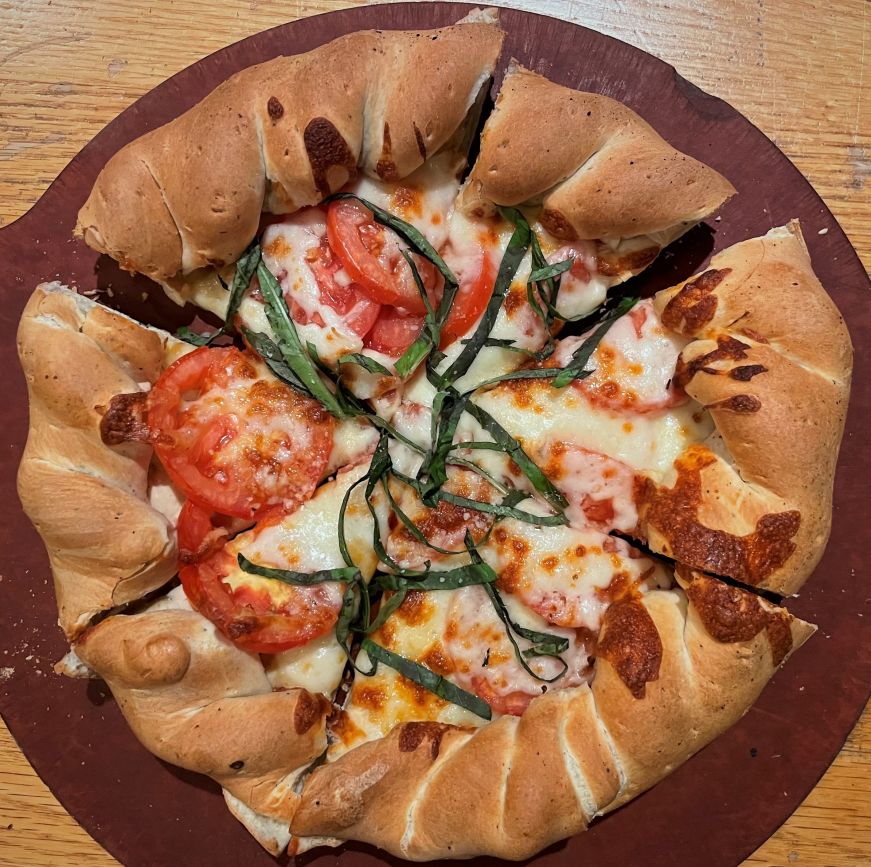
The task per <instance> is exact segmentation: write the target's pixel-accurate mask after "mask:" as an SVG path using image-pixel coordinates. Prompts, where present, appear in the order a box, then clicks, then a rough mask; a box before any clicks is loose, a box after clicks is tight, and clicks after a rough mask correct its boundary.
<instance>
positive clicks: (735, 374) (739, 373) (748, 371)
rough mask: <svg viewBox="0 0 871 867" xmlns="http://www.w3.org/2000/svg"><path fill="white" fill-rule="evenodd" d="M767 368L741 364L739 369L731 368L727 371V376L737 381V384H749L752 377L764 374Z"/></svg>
mask: <svg viewBox="0 0 871 867" xmlns="http://www.w3.org/2000/svg"><path fill="white" fill-rule="evenodd" d="M767 370H768V368H767V367H766V366H765V365H764V364H742V365H741V366H740V367H733V368H732V369H731V370H730V371H729V376H731V377H732V379H737V380H738V382H750V380H751V379H753V377H754V376H759V374H760V373H765V372H766V371H767Z"/></svg>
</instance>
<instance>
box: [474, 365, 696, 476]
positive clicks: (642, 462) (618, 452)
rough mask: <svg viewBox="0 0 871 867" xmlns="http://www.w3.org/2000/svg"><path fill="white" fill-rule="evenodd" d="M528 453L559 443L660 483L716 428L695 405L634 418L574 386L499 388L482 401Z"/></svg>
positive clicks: (509, 385) (517, 384) (536, 383)
mask: <svg viewBox="0 0 871 867" xmlns="http://www.w3.org/2000/svg"><path fill="white" fill-rule="evenodd" d="M476 402H477V403H478V404H479V405H480V406H481V407H483V408H484V409H485V410H487V412H489V413H490V414H491V415H492V416H493V417H494V418H495V419H496V421H498V422H499V423H500V424H501V425H502V426H503V427H505V428H506V429H507V430H508V431H509V433H511V434H513V435H514V436H515V437H516V438H517V439H518V440H520V441H521V442H522V443H523V445H524V448H526V450H527V451H528V452H534V453H537V454H541V453H542V452H543V451H544V450H545V448H546V447H547V446H548V445H549V444H550V443H553V442H556V441H559V442H564V443H571V444H573V445H576V446H580V447H582V448H585V449H588V450H589V451H595V452H601V453H602V454H606V455H608V456H609V457H612V458H614V459H616V460H618V461H621V462H622V463H624V464H627V465H628V466H630V467H632V468H633V469H635V470H638V471H641V472H644V473H647V474H648V475H651V476H654V477H656V478H659V477H661V476H662V475H664V474H665V473H666V472H667V471H668V470H669V468H670V467H671V465H672V464H673V463H674V460H675V458H676V457H677V456H678V455H679V454H680V453H681V452H682V451H683V450H684V448H686V446H687V445H689V444H690V443H693V442H701V441H702V440H704V438H705V437H706V436H707V435H708V433H710V431H711V429H712V427H713V423H712V421H711V419H710V417H709V416H708V414H707V413H702V412H701V411H700V408H699V407H698V405H693V404H691V403H687V404H684V405H683V406H678V407H674V408H672V409H663V410H658V411H652V412H648V413H645V414H643V415H636V416H633V417H628V416H627V414H626V413H625V412H623V413H617V412H615V411H613V410H610V409H607V408H604V407H597V406H595V405H593V404H592V403H591V402H590V401H589V400H588V399H587V397H586V396H585V395H584V394H583V392H581V391H579V390H578V389H575V388H572V387H571V386H569V387H567V388H563V389H555V388H552V387H551V386H550V385H549V384H547V383H543V382H541V381H537V380H521V381H519V382H511V383H506V384H504V385H500V386H497V387H496V388H494V389H493V390H491V391H489V392H487V393H486V394H483V395H481V396H480V397H478V398H476Z"/></svg>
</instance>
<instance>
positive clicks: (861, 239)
mask: <svg viewBox="0 0 871 867" xmlns="http://www.w3.org/2000/svg"><path fill="white" fill-rule="evenodd" d="M349 5H354V4H352V3H348V2H343V0H338V2H330V0H309V2H304V0H297V2H283V3H272V2H268V0H260V2H258V0H246V2H243V0H223V2H220V3H216V2H214V0H122V2H118V0H12V2H7V0H0V226H2V225H6V224H7V223H9V222H11V221H12V220H14V219H15V218H16V217H18V216H20V215H22V214H24V213H25V212H26V211H27V210H28V209H29V208H30V207H31V206H32V205H33V203H34V202H35V201H36V200H37V199H38V198H39V196H40V195H41V194H42V193H43V192H44V190H45V189H46V187H47V186H48V185H49V183H50V182H51V181H52V179H53V178H54V177H55V176H56V175H57V174H58V173H59V172H60V171H61V169H62V168H63V167H64V166H65V165H66V164H67V162H68V161H69V160H70V159H71V158H72V157H73V156H74V155H75V154H76V153H77V152H78V151H79V150H80V149H81V147H82V146H83V145H84V144H85V143H87V142H88V141H89V140H90V139H91V138H92V137H93V136H94V135H95V134H96V133H97V132H98V131H99V130H100V129H101V128H102V127H103V126H104V125H105V124H106V123H108V122H109V121H110V120H111V119H112V118H113V117H115V115H117V114H118V113H119V112H120V111H121V110H122V109H124V108H125V107H126V106H128V105H129V104H130V103H131V102H133V101H134V100H135V99H136V98H137V97H139V96H141V95H142V94H143V93H145V92H147V91H148V90H150V89H151V88H152V87H154V86H155V85H156V84H158V83H159V82H160V81H162V80H163V79H165V78H167V77H168V76H170V75H172V74H173V73H175V72H177V71H178V70H180V69H182V68H184V67H185V66H188V65H189V64H191V63H193V62H195V61H196V60H198V59H199V58H201V57H203V56H205V55H206V54H209V53H210V52H212V51H215V50H217V49H219V48H221V47H223V46H224V45H226V44H228V43H230V42H234V41H236V40H238V39H241V38H243V37H245V36H248V35H250V34H252V33H255V32H257V31H259V30H263V29H265V28H268V27H272V26H275V25H277V24H280V23H283V22H285V21H290V20H294V19H296V18H300V17H304V16H306V15H312V14H317V13H321V12H328V11H330V10H333V9H339V8H343V7H345V6H349ZM506 5H512V4H506ZM513 5H516V6H518V7H520V8H524V9H527V10H532V11H538V12H543V13H546V14H551V15H555V16H558V17H561V18H564V19H567V20H572V21H575V22H577V23H580V24H584V25H586V26H589V27H592V28H594V29H597V30H599V31H601V32H604V33H608V34H610V35H612V36H616V37H617V38H619V39H622V40H624V41H626V42H629V43H631V44H633V45H637V46H638V47H640V48H642V49H644V50H645V51H649V52H651V53H652V54H655V55H657V56H659V57H661V58H663V59H664V60H666V61H668V62H669V63H671V64H673V65H674V66H675V67H676V68H677V69H678V71H679V72H681V73H682V74H683V75H684V76H685V77H686V78H688V79H689V80H690V81H692V82H694V83H695V84H697V85H698V86H699V87H701V88H702V89H704V90H707V91H709V92H711V93H714V94H716V95H718V96H720V97H722V98H723V99H725V100H727V101H728V102H730V103H731V104H732V105H734V106H735V107H736V108H737V109H738V110H739V111H741V112H742V113H743V114H745V115H746V116H747V117H748V118H750V119H751V120H752V121H753V122H754V123H756V124H757V126H759V127H760V128H761V129H762V130H763V131H764V132H765V133H766V134H767V135H768V136H769V137H771V138H772V139H773V140H774V141H775V142H776V143H777V144H778V146H779V147H780V148H781V150H783V151H784V152H785V153H786V154H787V155H788V156H789V157H790V158H791V159H792V160H793V161H794V162H795V163H796V165H797V166H798V167H799V168H800V169H801V170H802V172H803V173H804V174H805V175H806V176H807V177H808V178H809V179H810V181H811V182H812V183H813V185H814V186H815V187H816V189H817V190H818V192H819V193H820V194H821V195H822V196H823V198H824V199H825V200H826V202H827V203H828V205H829V207H830V208H831V209H832V211H833V212H834V214H835V216H836V217H837V218H838V220H839V221H840V223H841V225H842V226H843V227H844V229H845V230H846V232H847V234H848V235H849V236H850V238H851V240H852V242H853V244H854V245H855V247H856V249H857V251H858V252H859V256H860V257H861V259H862V261H863V263H864V265H865V267H866V268H868V267H869V266H871V207H869V206H871V70H869V69H866V67H867V66H868V62H867V61H866V58H865V55H866V51H871V2H869V0H831V2H827V3H816V2H804V0H610V2H608V0H606V2H599V0H540V2H534V0H527V2H517V3H514V4H513ZM59 748H61V749H62V745H59ZM59 861H63V863H65V864H67V865H71V867H84V865H87V867H91V865H94V867H100V865H110V864H115V863H116V862H115V860H114V859H113V858H111V857H110V856H109V855H108V854H106V853H105V852H104V851H103V850H102V849H101V848H100V847H99V846H98V845H97V844H96V843H95V842H94V841H93V840H92V839H91V838H90V837H89V836H88V835H87V834H86V833H85V832H84V831H83V830H82V829H81V828H80V827H79V826H78V825H77V824H76V822H75V820H73V819H72V818H71V817H70V816H69V815H67V814H66V812H65V811H64V810H63V808H62V807H61V806H60V805H59V804H58V803H57V801H56V800H55V799H54V798H53V796H52V795H51V793H50V792H49V791H48V789H47V788H46V787H45V785H44V784H43V783H42V782H41V781H40V780H39V778H38V777H37V776H36V775H35V774H34V773H33V771H32V770H31V768H30V766H29V765H28V763H27V761H26V760H25V759H24V757H23V756H22V754H21V753H20V751H19V750H18V748H17V746H16V745H15V742H14V741H13V739H12V738H11V737H10V735H9V734H8V732H7V731H6V729H5V728H2V729H0V867H7V865H10V867H11V865H16V867H17V865H54V864H57V863H58V862H59ZM869 862H871V713H869V712H868V711H867V710H866V713H865V715H864V717H863V719H862V720H861V721H860V723H859V724H858V725H857V727H856V729H855V730H854V732H853V734H852V735H851V737H850V739H849V740H848V742H847V744H846V745H845V746H844V748H843V750H842V751H841V753H840V755H839V756H838V758H837V759H836V761H835V763H834V764H833V765H832V767H831V768H830V769H829V771H828V772H827V773H826V775H825V776H824V777H823V779H822V780H821V781H820V783H819V784H818V785H817V787H816V788H815V789H814V790H813V792H812V793H811V794H810V795H809V797H808V798H807V800H806V801H805V802H804V803H803V804H802V806H801V807H800V808H799V809H798V810H797V811H796V812H795V814H794V815H793V816H792V817H791V818H790V819H789V821H787V823H786V824H785V825H784V826H783V827H782V828H781V829H780V830H779V831H778V832H777V833H776V834H775V835H774V836H773V837H772V838H771V839H770V840H768V841H767V842H766V843H765V844H764V845H763V846H762V847H761V848H760V849H759V850H758V851H757V852H756V853H755V854H754V855H753V856H752V857H751V858H750V859H749V860H748V861H747V862H746V863H747V864H754V865H760V864H768V865H788V864H803V865H821V867H822V865H824V867H828V865H832V867H838V865H858V864H867V863H869Z"/></svg>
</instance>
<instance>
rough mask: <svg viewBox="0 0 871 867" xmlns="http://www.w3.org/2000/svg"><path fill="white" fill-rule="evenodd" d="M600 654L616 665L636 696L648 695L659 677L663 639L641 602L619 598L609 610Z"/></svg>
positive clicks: (599, 644) (599, 646)
mask: <svg viewBox="0 0 871 867" xmlns="http://www.w3.org/2000/svg"><path fill="white" fill-rule="evenodd" d="M596 653H597V655H598V656H600V657H602V658H603V659H606V660H608V662H609V663H610V664H611V665H612V666H613V668H614V670H615V671H616V672H617V674H618V676H619V677H620V680H622V681H623V683H625V684H626V686H627V687H628V689H629V691H630V692H631V693H632V695H633V696H635V698H639V699H640V698H644V696H645V693H646V691H647V684H648V683H649V682H650V681H652V680H656V679H657V678H658V677H659V667H660V665H661V663H662V640H661V639H660V637H659V632H657V630H656V624H655V623H654V622H653V618H652V617H651V616H650V614H648V612H647V609H646V608H645V607H644V606H643V605H642V604H641V602H639V601H637V600H635V599H628V600H623V601H619V602H615V603H614V604H613V605H611V606H610V607H609V608H608V610H607V611H606V612H605V616H604V618H603V619H602V632H601V633H600V635H599V642H598V649H597V651H596Z"/></svg>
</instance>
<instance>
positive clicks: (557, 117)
mask: <svg viewBox="0 0 871 867" xmlns="http://www.w3.org/2000/svg"><path fill="white" fill-rule="evenodd" d="M734 193H735V189H734V187H733V186H732V185H731V184H730V183H729V182H728V181H727V180H726V179H725V178H724V177H723V176H722V175H720V174H719V173H718V172H716V171H714V170H713V169H712V168H709V167H708V166H706V165H704V164H703V163H701V162H699V161H698V160H695V159H693V158H692V157H689V156H687V155H686V154H682V153H680V152H679V151H677V150H675V149H674V148H673V147H672V146H671V145H669V144H668V143H667V142H666V141H664V140H663V139H662V138H661V137H660V136H659V134H658V133H657V132H656V131H655V130H654V129H653V127H651V126H650V125H649V124H648V123H647V122H646V121H644V120H642V118H640V117H639V116H638V115H637V114H635V112H633V111H631V110H630V109H629V108H627V107H626V106H625V105H623V104H622V103H619V102H617V101H616V100H613V99H610V98H608V97H606V96H602V95H600V94H595V93H582V92H580V91H577V90H572V89H571V88H568V87H562V86H561V85H558V84H555V83H554V82H552V81H548V80H547V79H546V78H544V77H543V76H541V75H538V74H537V73H534V72H532V71H530V70H528V69H524V68H523V67H521V66H519V65H517V64H515V63H512V65H511V66H510V67H509V69H508V72H507V73H506V76H505V80H504V82H503V84H502V88H501V90H500V92H499V97H498V99H497V100H496V107H495V109H494V111H493V113H492V114H491V115H490V117H489V118H488V119H487V123H486V125H485V127H484V131H483V133H482V136H481V151H480V155H479V157H478V160H477V161H476V163H475V165H474V167H473V169H472V172H471V174H470V176H469V179H468V181H467V183H466V184H465V186H464V188H463V191H462V193H461V202H462V206H463V208H464V209H465V210H466V211H476V210H480V209H484V210H486V209H488V208H490V207H492V204H497V205H520V204H539V203H540V204H542V206H543V211H542V216H541V221H542V224H543V225H544V226H545V227H546V228H547V229H548V230H549V231H550V232H551V233H552V234H553V235H555V236H556V237H558V238H563V239H565V240H567V241H574V240H578V239H585V240H598V239H605V240H617V239H622V238H632V237H636V236H640V235H653V236H658V235H662V236H663V237H662V238H661V239H660V243H659V244H658V246H659V247H664V246H665V245H666V244H667V243H670V242H671V241H673V240H674V239H675V238H677V237H678V236H679V235H681V234H683V232H684V231H686V230H687V229H689V228H690V227H691V226H692V225H694V224H695V223H697V222H699V221H700V220H703V219H705V218H706V217H707V216H710V215H711V214H712V213H713V212H714V211H716V210H717V209H718V208H719V207H720V206H721V205H722V204H723V203H724V202H725V201H726V200H727V199H729V198H730V197H731V196H732V195H734Z"/></svg>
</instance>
